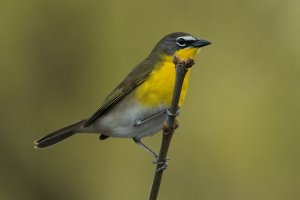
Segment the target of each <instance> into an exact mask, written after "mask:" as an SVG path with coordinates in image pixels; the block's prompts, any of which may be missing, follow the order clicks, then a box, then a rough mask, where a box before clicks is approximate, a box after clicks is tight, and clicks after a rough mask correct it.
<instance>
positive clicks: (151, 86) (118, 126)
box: [35, 32, 211, 157]
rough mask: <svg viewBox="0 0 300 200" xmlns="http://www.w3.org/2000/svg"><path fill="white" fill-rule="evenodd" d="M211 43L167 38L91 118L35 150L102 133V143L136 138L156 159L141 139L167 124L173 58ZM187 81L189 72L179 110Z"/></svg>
mask: <svg viewBox="0 0 300 200" xmlns="http://www.w3.org/2000/svg"><path fill="white" fill-rule="evenodd" d="M209 44H211V43H210V42H209V41H207V40H203V39H197V38H196V37H194V36H192V35H190V34H187V33H183V32H175V33H171V34H168V35H166V36H164V37H163V38H162V39H161V40H160V41H159V42H158V43H157V44H156V46H155V47H154V48H153V50H152V51H151V53H150V55H149V56H148V57H147V58H146V59H144V60H143V61H142V62H141V63H139V64H138V65H136V66H135V67H134V68H133V69H132V71H131V72H129V74H128V75H127V76H126V77H125V78H124V80H123V81H122V82H121V83H120V84H119V85H118V86H117V87H116V88H115V89H114V90H113V91H112V92H111V93H110V94H109V95H108V96H107V97H106V98H105V100H104V101H103V103H102V105H101V106H100V108H99V109H98V110H97V111H96V112H95V113H94V114H93V115H92V116H91V117H89V118H87V119H84V120H80V121H79V122H76V123H74V124H71V125H69V126H67V127H64V128H61V129H59V130H57V131H54V132H52V133H50V134H48V135H46V136H44V137H42V138H40V139H38V140H37V141H35V147H36V148H44V147H48V146H51V145H53V144H56V143H58V142H60V141H62V140H64V139H66V138H68V137H70V136H72V135H74V134H75V133H99V134H100V139H101V140H104V139H106V138H109V137H118V138H133V140H134V142H135V143H137V144H139V145H140V146H142V147H143V148H145V149H146V150H147V151H149V152H150V153H152V154H153V155H154V156H155V157H157V154H156V153H155V152H153V151H152V150H151V149H150V148H148V147H147V146H146V145H144V144H143V143H142V142H141V139H142V138H144V137H146V136H150V135H153V134H155V133H157V132H159V131H160V130H161V129H162V128H163V124H164V123H165V122H166V119H167V112H166V110H167V109H168V108H169V106H170V103H171V99H172V95H173V88H174V82H175V75H176V74H175V66H174V63H173V57H174V56H175V55H176V56H177V57H178V58H179V59H180V60H187V59H189V58H195V56H196V55H197V53H198V52H199V50H200V48H201V47H204V46H207V45H209ZM189 70H190V69H189ZM188 79H189V71H188V72H187V74H186V77H185V80H184V82H183V87H182V91H181V95H180V100H179V107H181V105H182V103H183V101H184V98H185V96H186V92H187V88H188Z"/></svg>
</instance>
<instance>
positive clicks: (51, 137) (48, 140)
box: [34, 120, 85, 148]
mask: <svg viewBox="0 0 300 200" xmlns="http://www.w3.org/2000/svg"><path fill="white" fill-rule="evenodd" d="M84 122H85V120H81V121H79V122H76V123H75V124H72V125H70V126H67V127H64V128H62V129H59V130H57V131H54V132H52V133H49V134H48V135H46V136H44V137H42V138H40V139H38V140H36V141H35V142H34V144H35V147H36V148H45V147H48V146H51V145H53V144H56V143H58V142H60V141H62V140H64V139H66V138H68V137H70V136H72V135H74V134H75V133H76V130H77V129H78V128H79V127H81V126H82V125H83V124H84Z"/></svg>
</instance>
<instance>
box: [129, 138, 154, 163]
mask: <svg viewBox="0 0 300 200" xmlns="http://www.w3.org/2000/svg"><path fill="white" fill-rule="evenodd" d="M133 141H134V143H136V144H137V145H139V146H140V147H142V148H143V149H145V150H146V151H147V152H149V153H151V154H152V155H153V156H154V157H155V159H156V160H157V159H158V154H157V153H155V152H154V151H153V150H152V149H150V148H149V147H147V146H146V145H145V144H144V143H142V141H141V139H139V138H135V137H134V138H133Z"/></svg>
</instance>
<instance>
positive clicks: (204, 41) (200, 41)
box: [192, 39, 211, 48]
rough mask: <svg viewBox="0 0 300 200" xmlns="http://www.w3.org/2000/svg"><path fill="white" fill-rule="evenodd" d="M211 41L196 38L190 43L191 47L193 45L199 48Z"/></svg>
mask: <svg viewBox="0 0 300 200" xmlns="http://www.w3.org/2000/svg"><path fill="white" fill-rule="evenodd" d="M210 44H211V42H209V41H207V40H201V39H200V40H197V41H195V42H193V43H192V47H195V48H200V47H204V46H207V45H210Z"/></svg>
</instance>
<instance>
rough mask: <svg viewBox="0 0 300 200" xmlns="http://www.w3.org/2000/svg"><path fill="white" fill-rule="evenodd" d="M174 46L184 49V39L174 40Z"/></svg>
mask: <svg viewBox="0 0 300 200" xmlns="http://www.w3.org/2000/svg"><path fill="white" fill-rule="evenodd" d="M176 44H177V45H178V46H180V47H184V46H186V41H185V39H183V38H181V37H179V38H177V39H176Z"/></svg>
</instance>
